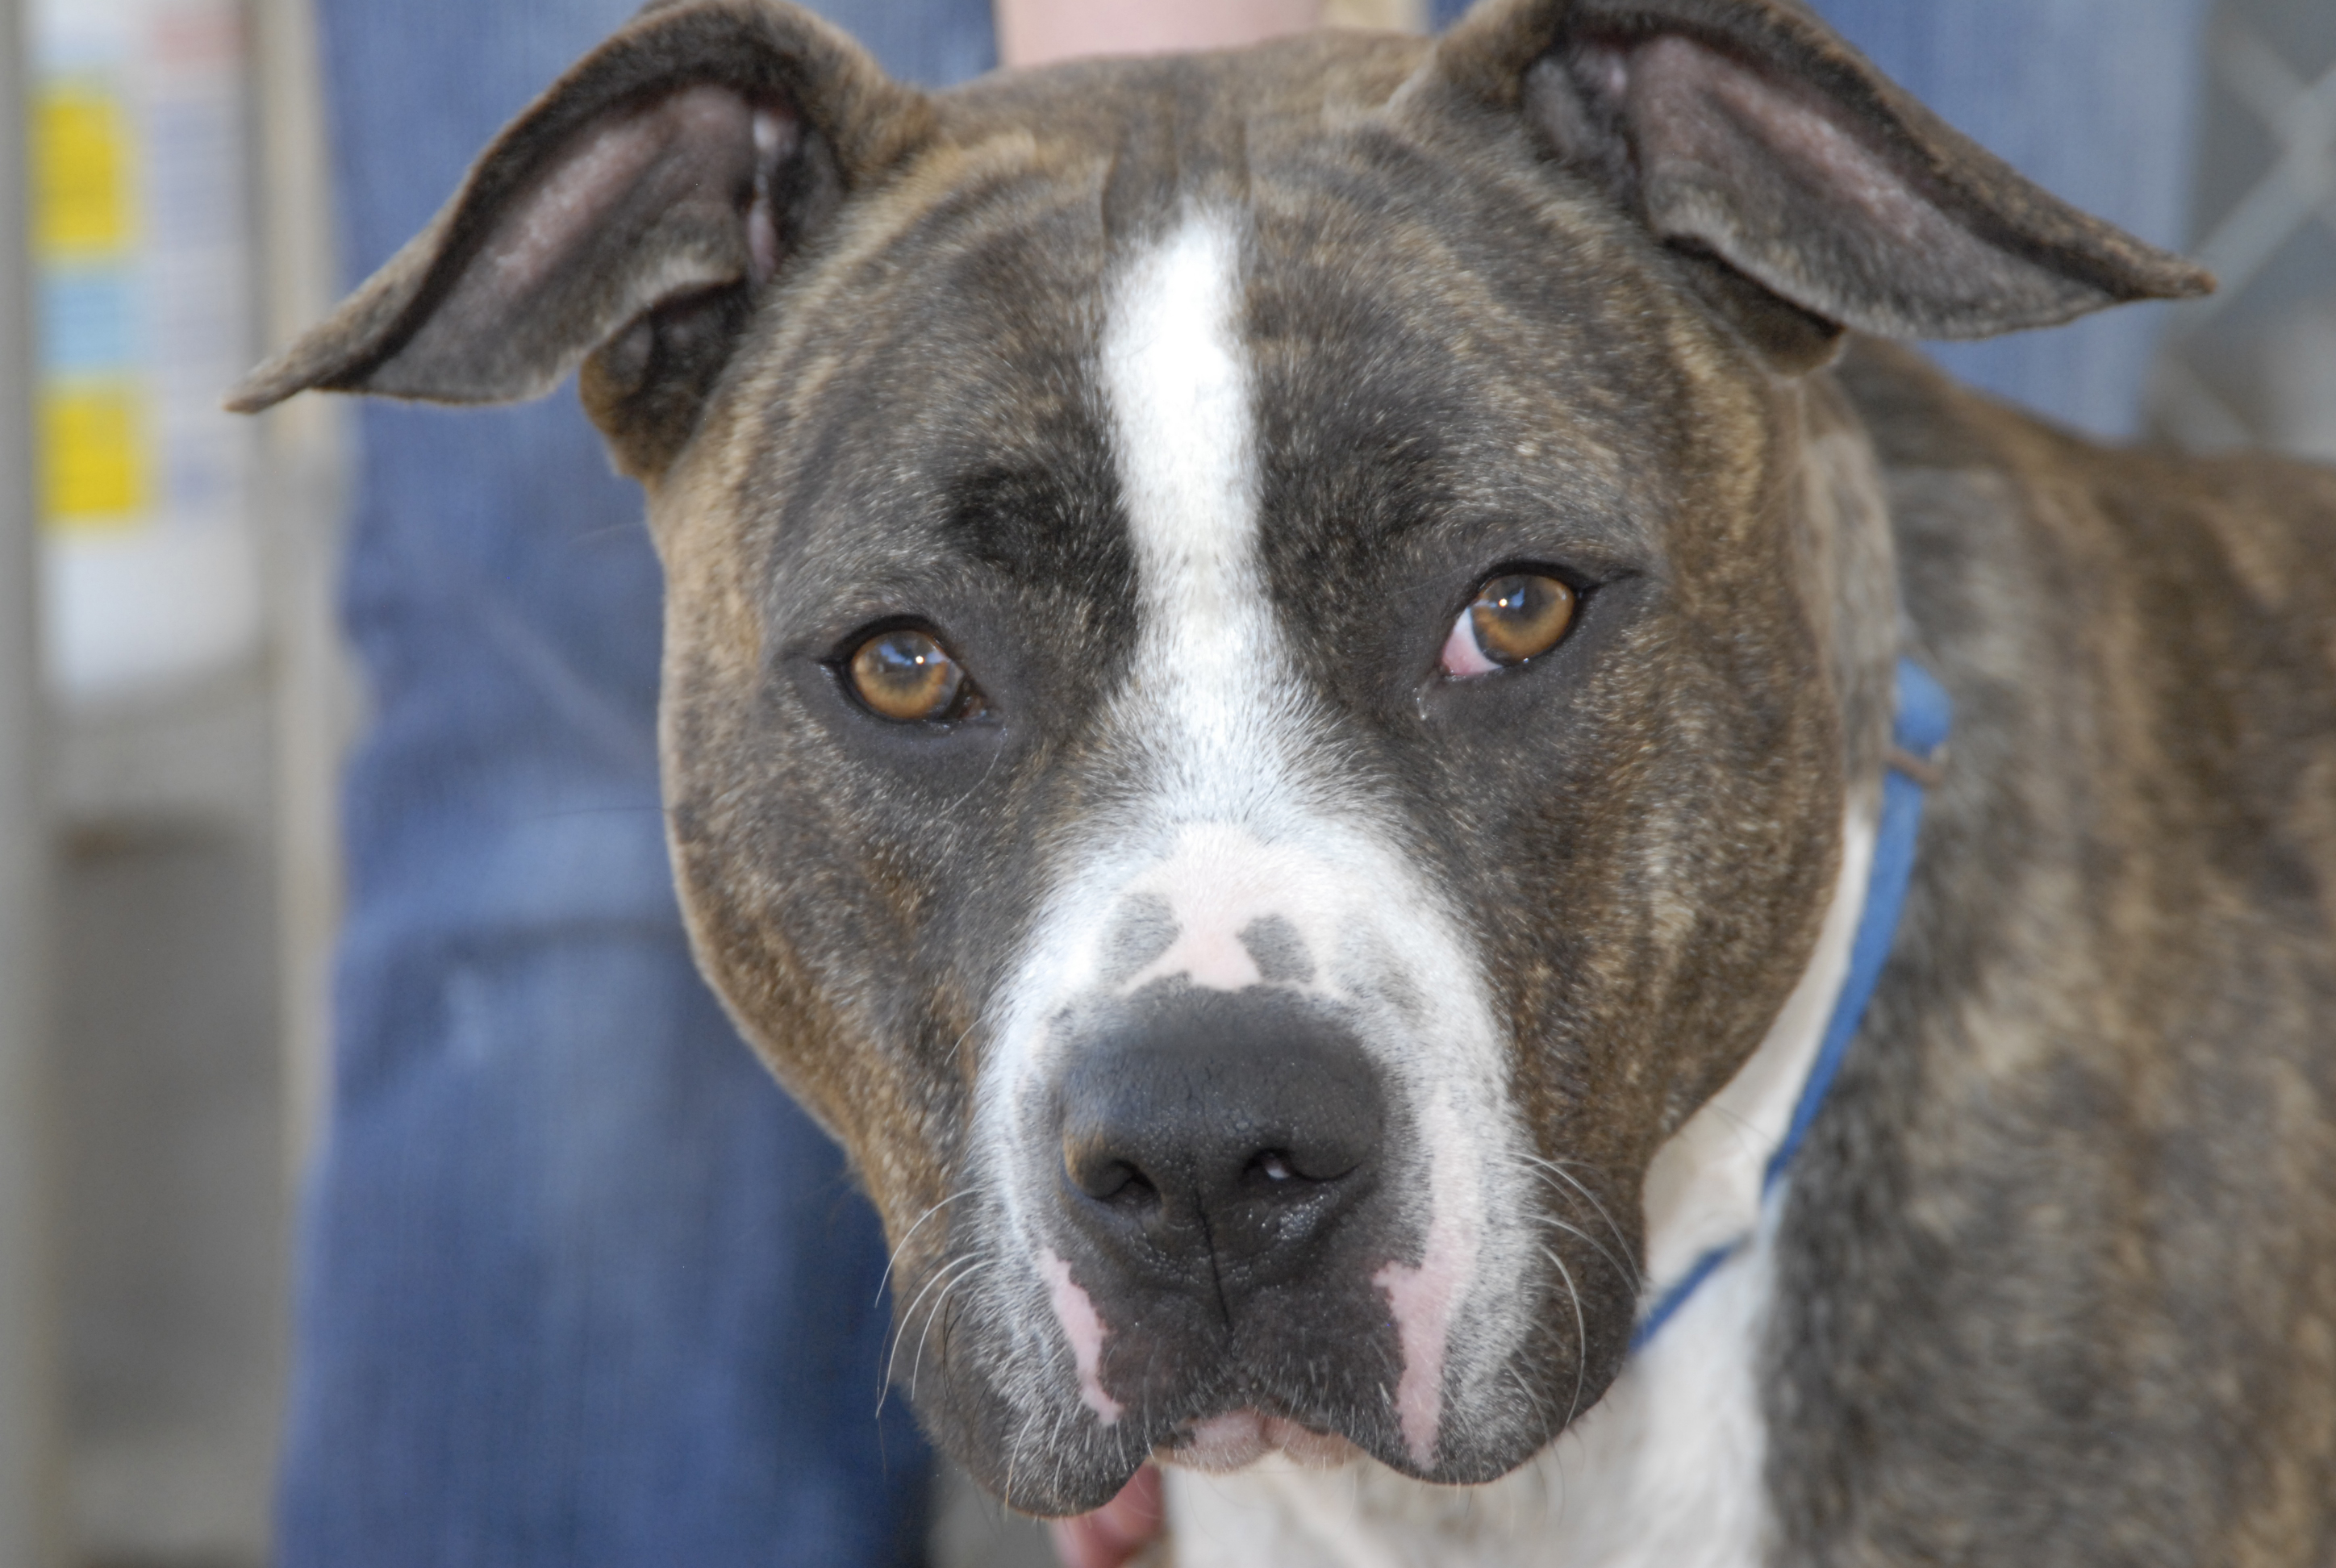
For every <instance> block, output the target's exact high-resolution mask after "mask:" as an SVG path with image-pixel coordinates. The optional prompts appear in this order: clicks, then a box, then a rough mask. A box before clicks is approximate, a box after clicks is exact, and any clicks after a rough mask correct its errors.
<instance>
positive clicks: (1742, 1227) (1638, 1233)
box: [236, 0, 2336, 1568]
mask: <svg viewBox="0 0 2336 1568" xmlns="http://www.w3.org/2000/svg"><path fill="white" fill-rule="evenodd" d="M2209 286H2210V280H2209V279H2208V278H2206V277H2205V275H2204V274H2203V273H2202V272H2200V271H2199V270H2198V269H2197V268H2195V267H2193V266H2191V265H2189V264H2188V263H2186V262H2185V261H2183V260H2181V259H2179V258H2175V257H2173V256H2169V255H2166V254H2164V253H2162V252H2159V251H2157V250H2155V249H2153V248H2149V247H2147V246H2146V245H2143V244H2141V243H2139V242H2137V241H2136V240H2134V239H2131V238H2129V237H2127V236H2126V235H2124V234H2122V233H2120V232H2118V231H2117V230H2116V229H2112V228H2110V227H2109V226H2107V225H2106V224H2104V223H2102V222H2099V221H2098V220H2096V219H2092V218H2089V217H2088V216H2086V215H2084V214H2082V213H2080V212H2078V211H2076V210H2074V209H2071V208H2069V207H2068V206H2067V205H2065V204H2063V203H2061V202H2060V201H2059V200H2056V199H2054V198H2053V197H2051V196H2049V195H2048V194H2046V193H2045V192H2043V191H2042V190H2039V189H2037V188H2036V187H2035V186H2033V185H2031V184H2029V183H2028V182H2027V181H2025V180H2022V179H2021V178H2020V177H2019V176H2018V175H2016V174H2015V173H2014V172H2012V171H2011V170H2010V169H2009V168H2008V167H2006V166H2005V165H2004V164H2002V163H2000V161H1997V160H1995V159H1994V158H1992V157H1990V155H1989V154H1987V153H1986V152H1984V151H1981V149H1979V148H1978V147H1977V146H1975V145H1974V144H1973V143H1971V141H1968V140H1966V139H1965V138H1963V137H1962V136H1961V135H1960V134H1958V133H1957V132H1956V131H1953V130H1952V129H1950V128H1949V127H1947V126H1946V125H1945V124H1943V123H1942V122H1940V121H1939V120H1938V119H1937V118H1936V117H1935V116H1933V115H1932V114H1931V113H1930V112H1927V111H1926V110H1924V109H1923V108H1922V106H1920V105H1919V104H1917V103H1916V102H1913V101H1912V100H1911V99H1910V98H1909V97H1908V96H1907V95H1906V94H1905V93H1903V91H1901V90H1900V89H1899V88H1897V87H1896V86H1895V85H1893V83H1891V82H1889V81H1888V80H1887V79H1885V78H1884V77H1883V76H1882V75H1881V74H1880V73H1877V72H1876V71H1875V70H1874V68H1873V67H1872V66H1871V65H1870V64H1868V63H1866V62H1864V60H1863V59H1862V58H1861V57H1860V56H1858V55H1857V54H1855V53H1854V51H1852V50H1851V49H1850V48H1849V47H1848V46H1847V45H1846V44H1844V42H1843V41H1842V40H1841V39H1840V38H1838V37H1837V36H1836V35H1835V34H1833V33H1832V32H1830V31H1829V30H1827V29H1826V28H1825V26H1824V25H1823V24H1821V23H1819V22H1818V21H1817V20H1816V19H1815V16H1814V15H1812V14H1811V13H1810V12H1809V11H1808V10H1807V9H1806V7H1805V6H1804V5H1801V4H1799V3H1798V0H1486V3H1485V4H1484V5H1480V6H1479V8H1478V9H1477V10H1475V12H1474V13H1472V14H1471V15H1468V16H1467V17H1466V18H1465V20H1463V21H1462V22H1461V23H1460V24H1457V25H1456V26H1455V28H1454V29H1453V30H1451V31H1450V32H1449V33H1447V34H1445V35H1444V36H1443V37H1442V38H1441V39H1439V40H1422V39H1415V38H1407V37H1397V36H1378V35H1371V34H1321V35H1317V36H1311V37H1307V38H1304V39H1299V40H1292V41H1285V42H1281V43H1277V44H1269V45H1265V46H1261V47H1259V48H1256V49H1252V50H1248V51H1243V52H1239V53H1231V54H1211V55H1196V56H1189V57H1169V58H1157V59H1141V60H1120V61H1097V62H1088V63H1072V64H1066V65H1062V66H1058V67H1055V68H1051V69H1046V70H1042V71H1032V72H1027V73H1000V74H996V75H992V76H989V77H987V78H984V79H982V80H979V81H978V82H975V83H971V84H969V85H968V86H965V87H963V88H961V89H959V90H957V91H955V92H952V93H945V94H939V95H927V94H925V93H920V92H917V91H914V90H911V89H910V88H908V87H906V86H903V85H901V84H900V83H895V82H893V81H891V80H890V79H888V78H887V77H886V76H885V75H884V74H883V73H881V71H880V70H879V69H878V68H877V67H876V66H875V65H874V64H873V63H872V62H871V60H870V59H869V58H868V57H867V55H865V54H863V53H862V52H861V50H860V49H859V48H857V47H856V46H855V45H854V44H852V43H851V42H850V41H849V40H848V39H846V38H845V37H843V36H842V34H839V33H837V32H835V31H833V30H832V29H831V28H830V27H828V26H827V25H826V24H822V22H820V21H818V20H816V19H815V18H813V17H812V16H810V15H806V14H805V13H803V12H801V11H798V10H795V9H793V8H791V7H789V6H787V5H783V4H778V3H777V0H669V3H665V4H660V5H654V6H652V7H650V8H649V9H648V10H647V11H646V12H644V13H642V14H641V15H639V16H638V18H637V19H636V20H635V21H633V22H632V23H631V24H628V26H626V27H625V28H624V29H623V30H622V31H621V32H619V33H618V34H616V35H615V36H614V37H613V38H612V39H611V40H610V41H609V42H608V43H607V44H605V45H604V46H603V47H601V48H600V49H599V50H598V51H596V52H595V53H593V54H590V55H589V56H588V57H587V58H586V59H585V60H584V61H583V62H582V63H579V65H577V66H576V67H575V68H574V69H573V70H572V71H571V72H570V73H569V74H568V75H566V76H565V77H564V78H562V79H561V80H560V82H559V83H557V84H555V85H554V86H553V87H552V88H551V89H550V91H549V92H548V93H546V94H545V96H543V97H542V98H541V99H540V100H539V101H538V102H536V103H535V104H534V105H533V106H532V107H530V108H529V109H528V110H527V111H526V112H524V113H523V114H522V115H521V116H520V118H519V119H518V120H517V121H516V122H513V124H512V125H511V127H510V128H509V129H508V130H507V131H505V132H504V133H503V134H502V135H501V137H500V138H499V139H498V140H497V141H495V142H494V143H493V144H492V146H491V147H489V148H488V149H487V150H486V151H485V152H484V154H483V155H482V158H481V159H480V161H478V163H477V164H476V165H475V166H474V168H473V169H472V171H471V173H470V174H469V176H468V177H467V179H466V180H464V182H463V184H462V188H461V189H460V190H459V191H458V192H457V193H456V194H455V195H454V197H453V200H451V201H450V202H449V204H448V205H447V206H446V208H445V209H443V211H442V212H441V213H440V215H439V216H438V217H437V219H435V220H434V221H433V223H432V224H431V225H430V226H429V228H428V229H426V230H424V231H423V233H422V234H421V235H420V236H419V237H417V238H416V239H414V241H413V242H412V243H411V244H410V245H409V246H407V247H406V248H405V249H404V250H403V251H401V252H400V253H399V254H398V256H397V257H396V258H394V260H392V261H391V262H390V263H389V264H388V265H387V266H386V267H384V268H383V269H382V270H381V271H380V272H379V273H378V274H377V275H376V276H375V277H374V278H372V279H371V280H370V281H369V282H367V283H366V284H365V286H364V287H362V288H360V289H359V290H358V291H357V292H356V293H355V295H354V296H353V297H351V298H350V299H349V300H348V302H347V303H346V305H344V306H343V307H341V308H340V310H339V311H338V312H337V313H336V314H335V315H334V316H333V317H331V318H330V319H328V320H327V321H326V322H325V323H324V324H323V325H321V326H318V327H316V329H315V330H314V331H312V332H311V333H310V334H309V335H307V336H306V337H304V338H302V339H301V340H299V341H298V342H297V343H296V344H295V345H293V346H291V347H290V348H289V349H288V350H287V351H286V352H285V353H284V354H282V355H280V356H278V357H277V359H275V360H274V361H272V362H271V363H270V364H268V365H265V366H263V367H261V368H260V369H259V370H258V371H257V372H255V373H254V375H253V376H252V377H251V378H250V379H249V380H248V382H247V383H246V384H245V385H244V386H243V387H242V388H240V389H239V391H238V394H237V396H236V403H237V405H238V406H239V407H242V408H245V409H248V410H256V409H258V408H262V407H265V406H267V405H268V404H273V403H275V402H277V400H279V399H281V398H284V397H287V396H288V395H290V394H294V393H296V392H298V391H301V390H303V389H307V388H324V389H329V390H336V391H345V392H362V393H371V394H384V395H389V396H394V397H406V398H426V399H432V400H436V401H441V402H448V403H475V402H494V401H501V400H508V399H517V398H528V397H533V396H536V395H538V394H543V393H545V392H547V391H549V390H550V389H552V388H553V387H554V386H555V385H557V384H558V383H559V382H560V381H561V380H562V378H563V377H564V376H565V375H567V374H568V373H569V371H570V370H573V369H577V368H578V367H579V366H580V370H581V377H580V387H581V394H582V397H583V400H584V403H585V404H586V406H587V407H588V409H589V412H590V414H591V416H592V418H593V419H594V420H595V421H596V422H597V424H599V428H600V430H601V431H602V432H603V433H605V434H606V437H607V442H608V450H609V453H611V456H612V460H613V461H614V463H616V464H617V466H618V468H620V469H621V470H622V471H623V472H626V473H628V474H630V475H632V476H634V477H635V478H637V479H638V481H639V482H641V484H642V486H643V488H644V489H645V491H646V492H647V511H648V518H649V526H650V528H651V530H652V531H653V533H654V535H655V538H656V541H657V548H658V550H659V553H660V556H661V559H662V560H663V562H664V565H665V570H666V572H667V583H668V606H669V608H668V612H667V628H666V642H665V673H664V684H663V702H662V709H661V746H662V758H663V769H664V780H665V789H666V794H667V804H668V808H669V823H670V828H669V833H670V842H671V847H672V853H673V861H674V865H675V870H676V877H677V880H678V882H679V885H680V889H681V893H682V898H683V903H684V908H685V912H686V919H687V921H688V925H689V930H690V933H691V937H692V940H693V943H694V946H695V950H696V954H697V956H698V959H699V961H700V963H701V964H702V966H703V968H704V969H705V972H706V976H707V977H708V979H710V980H711V982H712V983H713V985H714V986H715V989H717V990H718V991H719V992H720V994H721V995H722V997H723V998H725V1002H726V1004H727V1006H728V1007H729V1008H730V1009H731V1012H732V1014H733V1016H734V1017H735V1019H736V1020H737V1023H738V1025H739V1027H740V1028H741V1029H742V1030H743V1031H744V1033H745V1037H746V1038H747V1039H748V1040H749V1041H750V1042H752V1044H753V1045H754V1048H755V1049H756V1050H757V1051H758V1052H759V1053H760V1055H761V1056H762V1057H763V1059H764V1061H766V1062H767V1063H768V1065H769V1066H770V1067H771V1069H772V1070H773V1071H774V1073H775V1074H776V1075H777V1076H778V1077H779V1078H780V1080H781V1081H782V1082H783V1083H784V1085H785V1086H787V1087H788V1088H789V1089H790V1090H791V1091H792V1092H793V1094H794V1095H795V1096H796V1097H797V1098H799V1099H800V1100H801V1101H802V1102H803V1104H804V1105H806V1106H808V1107H809V1108H810V1109H811V1111H812V1112H813V1114H814V1115H816V1116H817V1117H819V1118H820V1120H821V1121H822V1123H823V1125H825V1126H826V1127H827V1128H828V1130H829V1131H831V1132H832V1134H833V1135H835V1136H836V1137H837V1138H838V1139H840V1140H841V1141H842V1144H843V1145H844V1146H845V1147H846V1148H847V1149H848V1150H849V1151H850V1153H851V1155H852V1161H853V1163H854V1167H855V1169H856V1171H857V1173H858V1174H859V1176H860V1178H861V1180H862V1181H863V1182H864V1183H865V1185H866V1188H867V1191H868V1192H869V1193H870V1195H871V1197H872V1198H873V1200H874V1201H875V1203H876V1205H877V1207H878V1209H879V1210H880V1211H881V1213H882V1216H883V1220H884V1223H885V1225H886V1227H887V1230H888V1232H889V1235H890V1238H891V1242H892V1244H893V1247H894V1249H895V1252H896V1258H897V1263H896V1271H895V1274H894V1276H893V1280H894V1283H893V1290H894V1298H895V1300H896V1302H897V1304H898V1305H897V1310H896V1317H897V1329H898V1345H899V1351H898V1354H897V1356H896V1359H895V1363H894V1368H893V1372H892V1378H893V1380H894V1381H895V1382H896V1383H898V1384H899V1385H900V1386H901V1387H903V1388H906V1389H907V1390H908V1392H909V1393H910V1396H911V1397H912V1398H913V1399H914V1401H915V1404H916V1406H917V1407H918V1409H919V1411H920V1416H921V1417H922V1419H923V1420H924V1422H925V1423H926V1425H927V1427H929V1429H930V1431H931V1433H932V1434H933V1435H934V1437H936V1439H937V1440H938V1441H939V1443H940V1444H941V1445H942V1446H944V1447H945V1448H946V1449H947V1450H948V1451H949V1453H950V1454H952V1455H953V1456H955V1457H956V1458H957V1459H959V1461H961V1462H962V1463H963V1464H964V1465H966V1466H968V1468H969V1469H970V1470H971V1471H972V1472H973V1474H974V1475H976V1477H977V1478H978V1479H979V1480H980V1481H981V1482H983V1483H984V1484H985V1485H987V1486H988V1487H989V1488H991V1489H993V1490H994V1491H996V1492H997V1493H998V1494H999V1495H1001V1496H1003V1497H1004V1498H1005V1499H1006V1501H1007V1503H1008V1504H1009V1505H1012V1506H1014V1507H1016V1508H1018V1509H1022V1510H1027V1511H1028V1512H1031V1513H1035V1514H1043V1515H1054V1516H1061V1515H1071V1514H1081V1513H1083V1512H1085V1511H1089V1510H1095V1509H1097V1508H1099V1507H1102V1506H1104V1505H1106V1504H1108V1503H1109V1502H1110V1500H1112V1499H1113V1498H1114V1496H1117V1495H1121V1493H1122V1489H1123V1488H1124V1487H1125V1486H1127V1485H1129V1484H1130V1481H1131V1477H1134V1476H1138V1475H1139V1474H1141V1475H1145V1476H1149V1475H1152V1474H1153V1473H1152V1472H1151V1471H1149V1470H1148V1469H1145V1468H1144V1467H1145V1466H1147V1465H1148V1464H1149V1463H1150V1462H1151V1461H1153V1460H1154V1459H1158V1460H1162V1461H1165V1462H1166V1463H1167V1465H1168V1466H1169V1467H1168V1469H1167V1471H1166V1472H1165V1474H1166V1480H1165V1483H1164V1485H1165V1491H1166V1501H1167V1510H1168V1515H1169V1523H1168V1531H1167V1537H1166V1540H1165V1542H1164V1544H1160V1545H1157V1546H1155V1547H1153V1548H1148V1550H1151V1551H1153V1552H1157V1553H1173V1560H1174V1561H1176V1562H1180V1563H1224V1564H1264V1563H1275V1564H1283V1565H1289V1564H1316V1563H1341V1564H1375V1563H1504V1564H1542V1563H1548V1564H1559V1563H1564V1564H1597V1565H1605V1568H1621V1565H1626V1564H1658V1563H1660V1564H1665V1565H1671V1568H1677V1565H1682V1564H1688V1565H1707V1564H1708V1565H1715V1568H1716V1565H1720V1564H1742V1563H1755V1562H1778V1563H1835V1564H1852V1563H1913V1562H1926V1563H1927V1562H1937V1563H1949V1562H1952V1563H1968V1562H1994V1563H2009V1562H2018V1563H2066V1564H2096V1563H2098V1564H2107V1563H2118V1564H2128V1563H2168V1564H2173V1563H2185V1564H2186V1563H2264V1564H2270V1563H2293V1564H2305V1563H2317V1564H2326V1563H2331V1561H2336V940H2331V924H2336V630H2331V628H2336V475H2331V474H2330V473H2328V472H2320V471H2316V470H2313V469H2311V468H2308V467H2305V466H2302V465H2298V464H2290V463H2281V462H2277V461H2274V460H2271V459H2266V458H2238V459H2231V460H2217V461H2211V462H2209V461H2185V460H2180V459H2176V458H2173V457H2168V456H2159V455H2152V454H2149V453H2142V452H2137V451H2121V450H2110V449H2107V448H2103V447H2100V446H2097V445H2093V444H2090V443H2087V442H2085V441H2083V440H2080V439H2078V438H2077V437H2075V436H2073V435H2071V434H2069V433H2064V432H2062V431H2059V430H2057V429H2055V428H2052V427H2050V426H2049V425H2047V424H2041V423H2039V422H2038V421H2036V420H2034V419H2031V418H2029V417H2027V416H2025V415H2023V414H2019V413H2017V412H2015V411H2013V410H2010V409H2009V408H2006V407H2003V406H2000V405H1999V404H1993V403H1990V402H1989V401H1987V400H1986V399H1983V398H1981V397H1979V396H1976V395H1973V394H1970V393H1967V392H1965V391H1962V390H1960V389H1958V388H1957V387H1956V386H1954V385H1952V384H1951V383H1950V382H1948V381H1947V380H1945V379H1943V378H1942V376H1941V375H1938V374H1937V373H1936V372H1934V371H1933V370H1932V368H1930V367H1929V366H1928V365H1927V364H1926V363H1925V362H1924V361H1922V359H1920V358H1919V357H1918V356H1917V355H1914V354H1913V353H1912V352H1911V351H1909V350H1907V349H1904V348H1902V347H1899V346H1894V345H1893V343H1892V342H1891V341H1890V340H1892V339H1907V338H1930V337H1971V336H1984V335H1988V334H1992V333H1999V332H2008V331H2013V330H2018V329H2021V328H2026V327H2034V326H2046V325H2049V324H2053V323H2057V322H2060V321H2064V320H2067V319H2068V318H2070V317H2076V316H2078V315H2080V314H2082V313H2085V312H2087V311H2090V310H2093V309H2096V308H2098V307H2107V306H2109V305H2113V304H2116V303H2118V302H2121V301H2126V300H2133V299H2142V298H2152V297H2156V298H2165V297H2182V296H2186V295H2192V294H2195V293H2198V292H2201V291H2203V290H2204V289H2205V288H2206V287H2209ZM1144 1484H1145V1485H1150V1484H1151V1483H1150V1482H1149V1481H1146V1482H1145V1483H1144Z"/></svg>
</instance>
